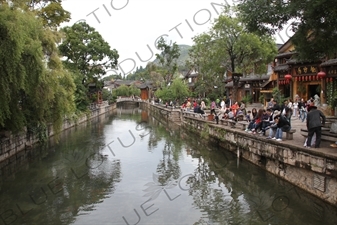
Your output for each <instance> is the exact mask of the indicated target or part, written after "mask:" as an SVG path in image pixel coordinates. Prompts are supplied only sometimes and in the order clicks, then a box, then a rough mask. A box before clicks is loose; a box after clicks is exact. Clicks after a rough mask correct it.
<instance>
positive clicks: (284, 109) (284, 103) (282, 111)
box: [280, 100, 288, 115]
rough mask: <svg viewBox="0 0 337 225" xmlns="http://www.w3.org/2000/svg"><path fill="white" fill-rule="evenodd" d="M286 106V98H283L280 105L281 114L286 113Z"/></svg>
mask: <svg viewBox="0 0 337 225" xmlns="http://www.w3.org/2000/svg"><path fill="white" fill-rule="evenodd" d="M286 108H288V100H284V101H283V104H282V105H281V110H280V111H281V114H283V115H285V114H286Z"/></svg>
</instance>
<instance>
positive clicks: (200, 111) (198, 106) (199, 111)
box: [193, 104, 205, 115]
mask: <svg viewBox="0 0 337 225" xmlns="http://www.w3.org/2000/svg"><path fill="white" fill-rule="evenodd" d="M193 112H194V113H200V114H201V115H203V114H205V112H204V110H202V109H201V107H200V105H199V104H197V105H196V106H195V107H194V110H193Z"/></svg>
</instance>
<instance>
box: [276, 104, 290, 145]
mask: <svg viewBox="0 0 337 225" xmlns="http://www.w3.org/2000/svg"><path fill="white" fill-rule="evenodd" d="M291 115H292V110H291V109H290V108H285V115H283V114H281V115H280V117H279V120H278V123H277V129H276V134H275V138H273V139H276V141H282V134H283V132H288V131H289V130H290V129H291V125H290V118H291Z"/></svg>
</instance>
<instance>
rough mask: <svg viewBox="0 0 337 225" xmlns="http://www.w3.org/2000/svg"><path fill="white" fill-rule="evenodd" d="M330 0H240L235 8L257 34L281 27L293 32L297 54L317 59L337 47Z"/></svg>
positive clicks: (335, 12) (335, 18) (336, 25)
mask: <svg viewBox="0 0 337 225" xmlns="http://www.w3.org/2000/svg"><path fill="white" fill-rule="evenodd" d="M335 3H336V2H335V1H331V0H307V1H284V0H242V1H241V4H239V5H238V9H239V12H240V15H241V18H242V19H243V21H244V22H245V23H246V24H247V28H248V29H249V31H252V32H259V33H260V34H265V33H269V34H275V33H276V32H278V31H279V30H281V29H288V26H289V28H290V30H292V31H293V32H295V34H294V35H293V37H292V42H293V43H294V44H295V47H296V51H297V52H298V53H299V54H298V57H299V58H301V59H316V58H319V57H322V56H332V54H334V53H335V52H336V50H337V10H336V6H335Z"/></svg>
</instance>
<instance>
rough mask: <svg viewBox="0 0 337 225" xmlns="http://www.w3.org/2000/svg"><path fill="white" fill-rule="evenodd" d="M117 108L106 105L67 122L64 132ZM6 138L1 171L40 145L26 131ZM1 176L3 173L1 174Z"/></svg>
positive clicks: (0, 146) (1, 145)
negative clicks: (36, 145) (35, 145)
mask: <svg viewBox="0 0 337 225" xmlns="http://www.w3.org/2000/svg"><path fill="white" fill-rule="evenodd" d="M115 108H116V104H113V105H105V106H102V107H98V108H95V109H92V110H91V112H90V114H88V115H83V116H82V117H79V118H78V119H77V120H76V121H70V120H65V121H64V123H63V125H62V130H63V131H64V130H67V129H69V128H71V127H74V126H76V125H77V124H81V123H84V122H86V121H90V120H91V119H93V118H95V117H98V116H100V115H102V114H105V113H108V112H111V111H113V110H114V109H115ZM46 135H47V136H49V137H51V136H54V135H55V134H54V132H53V129H52V126H49V127H48V128H47V134H46ZM3 136H4V137H2V138H1V139H0V171H1V170H2V168H3V167H6V166H8V165H9V164H11V163H14V162H16V161H18V160H19V159H20V158H25V156H26V155H27V153H28V152H29V151H30V149H31V148H32V147H33V146H34V144H36V143H38V141H39V140H38V137H36V136H33V137H30V136H29V135H28V134H27V132H26V131H23V132H21V133H19V134H15V135H14V134H11V133H9V132H7V133H5V134H3ZM0 176H1V172H0Z"/></svg>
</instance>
